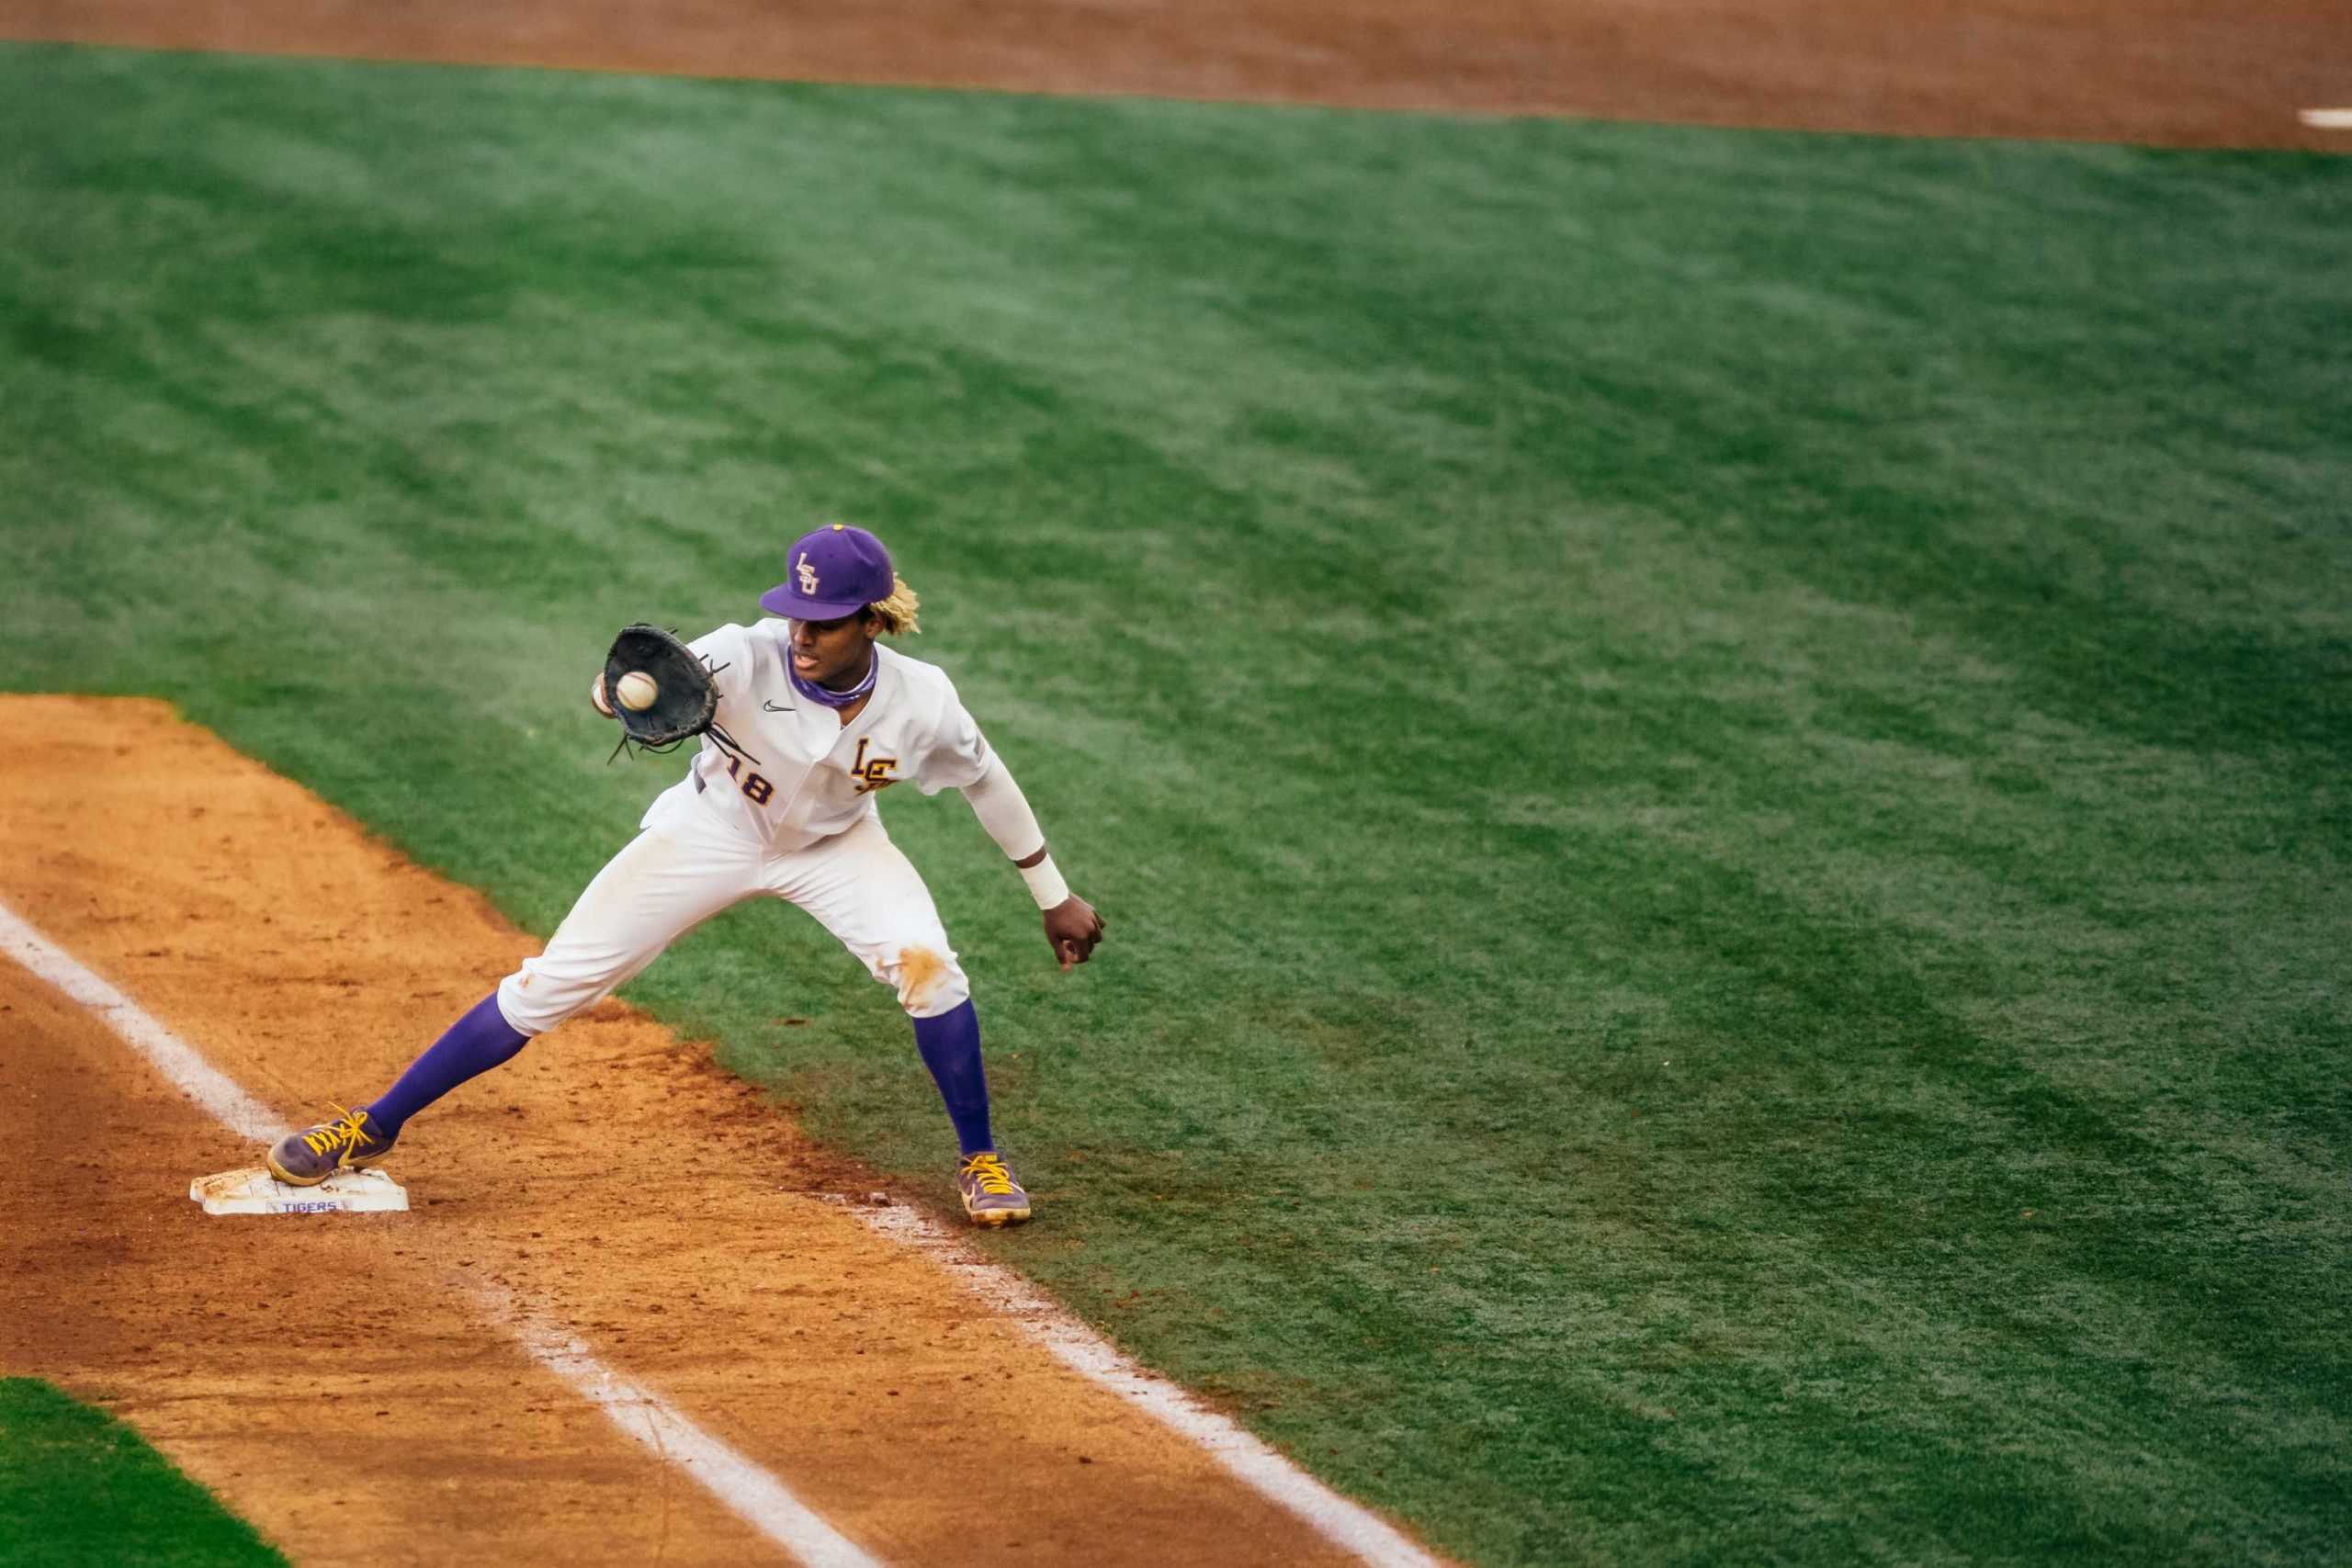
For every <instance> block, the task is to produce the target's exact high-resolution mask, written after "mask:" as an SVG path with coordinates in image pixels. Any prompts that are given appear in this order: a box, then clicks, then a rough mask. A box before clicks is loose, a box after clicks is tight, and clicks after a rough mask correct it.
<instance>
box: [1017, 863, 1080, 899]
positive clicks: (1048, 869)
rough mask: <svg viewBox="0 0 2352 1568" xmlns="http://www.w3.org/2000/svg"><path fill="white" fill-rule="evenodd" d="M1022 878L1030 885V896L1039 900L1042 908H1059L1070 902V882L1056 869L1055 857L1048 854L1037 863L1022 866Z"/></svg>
mask: <svg viewBox="0 0 2352 1568" xmlns="http://www.w3.org/2000/svg"><path fill="white" fill-rule="evenodd" d="M1021 880H1022V881H1023V882H1025V883H1027V884H1028V885H1029V897H1032V898H1035V900H1037V908H1040V909H1053V908H1060V907H1061V906H1062V905H1064V904H1067V903H1069V883H1067V882H1064V881H1063V880H1062V874H1061V873H1060V872H1058V871H1056V870H1055V869H1054V857H1053V856H1051V855H1047V856H1046V858H1045V859H1044V860H1041V861H1039V862H1038V863H1036V864H1035V865H1024V866H1023V867H1022V868H1021Z"/></svg>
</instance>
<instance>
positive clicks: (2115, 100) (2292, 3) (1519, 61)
mask: <svg viewBox="0 0 2352 1568" xmlns="http://www.w3.org/2000/svg"><path fill="white" fill-rule="evenodd" d="M0 37H7V38H18V39H70V40H78V41H82V42H89V43H110V44H125V45H137V46H143V47H153V48H165V49H208V50H234V51H247V52H252V53H260V54H286V53H293V54H325V55H350V56H356V57H360V58H364V59H377V60H440V61H463V62H474V63H480V64H503V65H555V66H567V67H573V68H580V69H592V70H618V71H645V72H658V73H683V74H687V75H697V76H753V77H777V78H788V79H795V80H803V81H834V82H893V83H914V84H927V85H944V86H971V87H999V88H1010V89H1014V90H1021V91H1030V92H1046V93H1115V94H1141V95H1147V96H1162V97H1180V98H1238V99H1251V100H1258V101H1270V102H1308V103H1327V104H1350V105H1357V106H1361V107H1372V108H1430V109H1459V110H1469V111H1478V112H1499V113H1510V114H1551V115H1586V116H1594V117H1599V118H1631V119H1658V120H1673V121H1682V122H1688V123H1691V124H1702V125H1766V126H1781V127H1788V128H1792V129H1801V130H1869V131H1889V132H1894V133H1898V134H1916V135H1931V136H2031V137H2064V138H2080V139H2087V140H2093V141H2144V142H2153V143H2157V144H2162V145H2172V146H2200V147H2312V148H2323V149H2330V150H2335V151H2343V150H2346V149H2347V148H2352V134H2348V133H2346V132H2344V131H2328V130H2313V129H2312V128H2309V127H2306V126H2304V125H2302V124H2301V123H2300V122H2299V121H2298V119H2297V118H2296V113H2297V111H2298V110H2299V109H2303V108H2318V107H2334V106H2342V105H2352V0H2231V3H2230V4H2227V5H2208V4H2201V3H2199V0H1902V3H1898V4H1890V3H1888V0H1548V3H1547V0H1186V3H1185V4H1182V5H1175V4H1170V3H1169V0H1018V3H1007V4H995V5H973V4H967V3H963V0H677V3H676V4H673V5H668V6H644V5H639V4H634V3H630V0H560V3H556V4H548V3H545V0H541V3H537V4H526V3H519V0H410V3H405V4H400V5H385V4H381V3H380V0H245V3H243V4H233V5H232V4H225V3H218V0H215V3H208V4H190V3H189V0H0Z"/></svg>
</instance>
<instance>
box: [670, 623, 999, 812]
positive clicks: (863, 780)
mask: <svg viewBox="0 0 2352 1568" xmlns="http://www.w3.org/2000/svg"><path fill="white" fill-rule="evenodd" d="M791 626H792V623H791V622H789V621H784V620H763V621H761V622H760V623H759V624H757V625H756V626H731V625H730V626H721V627H719V628H718V630H717V631H714V632H712V633H711V634H710V635H709V636H707V637H699V638H696V639H695V641H694V642H692V643H690V644H689V645H688V646H689V647H691V648H692V649H694V650H695V653H697V654H699V655H701V657H702V660H703V661H704V663H706V664H707V665H708V666H710V668H711V671H712V672H713V679H715V680H716V681H717V682H718V728H721V729H723V730H725V731H726V732H727V733H728V735H729V737H731V738H732V739H734V740H735V742H736V743H737V745H738V746H739V747H740V748H741V753H742V754H741V755H740V756H738V755H736V754H735V753H734V752H731V751H729V750H728V749H727V748H725V747H723V746H721V745H719V744H718V742H717V741H716V740H713V739H709V738H708V737H707V736H706V737H705V738H704V739H703V743H702V750H701V752H700V754H699V755H697V756H696V757H695V761H694V766H693V767H692V768H690V769H688V770H687V773H686V776H685V778H684V779H683V780H681V781H680V782H679V783H678V784H677V785H676V786H675V787H673V789H671V790H669V791H667V792H666V793H664V794H663V795H662V797H661V798H660V799H659V800H657V801H655V802H654V803H653V807H652V808H651V809H650V811H648V812H647V813H646V816H645V822H644V826H646V827H649V828H650V827H653V826H655V825H656V824H657V823H660V822H662V821H664V820H668V819H669V818H668V814H669V813H671V812H673V811H681V810H685V809H688V808H690V807H700V808H701V809H703V810H707V811H715V812H717V813H718V815H719V816H720V817H721V818H724V819H726V820H727V821H729V823H731V824H733V825H734V826H735V827H737V828H740V829H742V830H743V831H744V832H746V833H748V834H750V835H751V836H752V838H754V839H756V840H759V842H760V843H761V845H762V846H763V848H764V849H766V850H767V851H768V852H770V853H772V854H774V853H782V852H786V851H790V850H798V849H805V848H807V847H808V846H809V845H811V844H813V843H816V842H817V841H818V840H820V839H828V838H831V837H832V836H833V835H835V834H837V833H842V832H846V831H847V830H848V829H850V828H852V827H853V826H854V825H855V824H856V822H857V821H858V819H859V818H863V817H870V816H872V815H874V811H875V800H874V797H875V796H876V795H879V794H880V793H881V792H882V791H883V790H885V789H887V788H888V787H889V786H890V785H892V784H913V785H914V786H915V787H916V788H917V789H919V790H921V791H922V793H923V794H925V795H937V794H938V793H939V792H940V791H941V790H943V789H962V788H963V787H965V786H966V785H967V784H975V783H977V782H978V780H979V778H980V776H981V775H982V774H983V773H987V772H988V770H989V745H988V741H987V739H985V738H983V737H982V736H981V734H980V727H979V726H978V725H977V724H975V723H974V722H973V721H972V716H971V715H970V714H969V713H967V712H966V711H965V709H964V705H963V703H962V702H961V701H960V700H958V699H957V697H956V685H955V682H952V681H950V680H949V679H948V678H947V671H944V670H942V669H940V668H939V666H937V665H936V664H926V663H924V662H923V661H922V660H920V659H910V658H908V657H907V656H906V655H904V654H902V653H899V652H898V651H897V650H895V649H889V648H886V647H884V646H883V645H881V644H880V643H876V645H875V647H874V657H875V659H876V660H877V661H878V662H879V663H880V665H881V669H880V670H879V671H877V672H876V676H875V680H874V694H873V695H872V696H870V697H868V698H867V699H866V702H865V707H864V708H863V709H861V710H860V711H859V713H858V715H857V716H856V717H854V718H853V719H851V720H850V722H849V723H847V724H843V723H842V721H841V716H840V715H839V714H838V713H837V712H835V711H834V710H833V709H831V708H829V707H827V706H825V705H823V704H821V703H813V702H810V701H809V699H808V698H806V697H804V696H802V695H801V694H799V693H798V692H797V691H795V690H794V689H793V685H792V681H791V677H790V674H789V671H790V669H791V665H790V662H789V660H790V657H791V655H790V652H789V649H788V647H787V639H788V638H789V637H790V636H791ZM697 796H698V797H699V798H697Z"/></svg>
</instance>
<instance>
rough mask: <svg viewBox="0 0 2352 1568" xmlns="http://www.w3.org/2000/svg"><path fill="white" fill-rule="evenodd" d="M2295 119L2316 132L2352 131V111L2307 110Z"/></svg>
mask: <svg viewBox="0 0 2352 1568" xmlns="http://www.w3.org/2000/svg"><path fill="white" fill-rule="evenodd" d="M2295 118H2298V119H2300V120H2301V121H2302V122H2303V123H2304V124H2305V125H2308V126H2310V127H2311V128H2312V130H2352V109H2305V110H2303V111H2302V112H2301V114H2299V115H2297V116H2296V117H2295Z"/></svg>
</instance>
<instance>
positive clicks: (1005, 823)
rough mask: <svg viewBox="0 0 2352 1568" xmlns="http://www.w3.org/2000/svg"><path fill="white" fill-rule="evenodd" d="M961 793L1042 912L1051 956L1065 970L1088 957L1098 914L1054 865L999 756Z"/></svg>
mask: <svg viewBox="0 0 2352 1568" xmlns="http://www.w3.org/2000/svg"><path fill="white" fill-rule="evenodd" d="M964 798H965V799H966V800H967V801H969V802H971V805H972V815H973V816H975V817H978V818H979V819H980V826H981V827H983V828H985V829H988V833H989V838H991V839H994V840H996V843H997V848H999V849H1001V850H1002V851H1003V852H1005V854H1006V856H1007V857H1008V858H1009V859H1011V860H1012V863H1013V864H1014V865H1015V866H1016V867H1018V868H1019V869H1020V872H1021V879H1022V880H1023V882H1026V883H1027V884H1028V885H1029V895H1030V897H1033V898H1035V899H1036V901H1037V908H1039V909H1041V910H1043V911H1044V912H1045V917H1046V943H1047V944H1048V945H1049V946H1051V947H1052V948H1053V950H1054V958H1055V961H1056V962H1057V963H1058V964H1061V966H1062V967H1063V968H1064V969H1065V970H1067V969H1069V967H1070V966H1071V965H1073V964H1083V963H1085V962H1086V961H1087V960H1088V959H1090V958H1091V957H1093V956H1094V947H1095V944H1096V943H1097V942H1101V941H1102V940H1103V917H1102V916H1100V915H1098V914H1096V913H1095V912H1094V906H1093V905H1091V904H1090V903H1088V902H1087V901H1086V900H1085V899H1083V898H1081V897H1079V896H1078V895H1077V894H1075V893H1072V892H1071V891H1070V890H1069V884H1068V883H1066V882H1064V881H1063V880H1062V874H1061V873H1060V872H1058V871H1057V870H1055V869H1054V860H1053V857H1052V856H1051V855H1049V854H1047V853H1046V834H1045V830H1044V829H1041V828H1039V827H1038V826H1037V817H1036V813H1035V812H1033V811H1031V810H1030V809H1029V800H1028V797H1027V796H1026V795H1023V794H1022V793H1021V786H1020V785H1019V784H1014V783H1013V782H1012V774H1011V773H1007V772H1006V771H1005V767H1004V763H1003V761H1002V760H1001V759H999V758H994V757H991V758H990V759H989V770H988V772H987V773H982V774H981V775H980V777H979V779H978V781H977V782H975V783H973V784H966V785H965V786H964Z"/></svg>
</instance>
